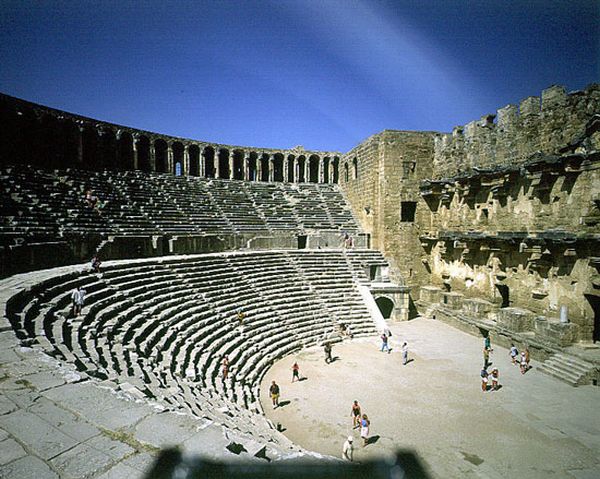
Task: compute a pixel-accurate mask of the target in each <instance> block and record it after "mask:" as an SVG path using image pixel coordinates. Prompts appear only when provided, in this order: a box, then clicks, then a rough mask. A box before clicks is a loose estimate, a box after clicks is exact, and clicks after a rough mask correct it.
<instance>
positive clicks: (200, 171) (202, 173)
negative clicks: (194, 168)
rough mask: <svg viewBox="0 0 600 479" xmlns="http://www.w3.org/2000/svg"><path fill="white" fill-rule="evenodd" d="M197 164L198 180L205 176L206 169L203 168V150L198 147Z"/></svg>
mask: <svg viewBox="0 0 600 479" xmlns="http://www.w3.org/2000/svg"><path fill="white" fill-rule="evenodd" d="M198 162H199V163H200V164H199V165H198V175H199V176H200V178H205V175H206V171H205V170H206V168H205V164H206V163H205V160H204V148H200V147H198Z"/></svg>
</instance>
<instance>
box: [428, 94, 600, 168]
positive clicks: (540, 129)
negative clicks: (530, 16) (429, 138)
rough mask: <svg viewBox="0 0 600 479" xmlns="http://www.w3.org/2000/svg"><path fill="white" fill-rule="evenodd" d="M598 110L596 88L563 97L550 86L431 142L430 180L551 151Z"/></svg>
mask: <svg viewBox="0 0 600 479" xmlns="http://www.w3.org/2000/svg"><path fill="white" fill-rule="evenodd" d="M598 111H600V85H598V84H592V85H590V86H588V87H587V88H586V89H585V90H584V91H577V92H573V93H569V94H567V93H566V91H565V89H564V88H563V87H561V86H552V87H550V88H548V89H546V90H544V91H543V92H542V96H541V100H540V98H539V97H528V98H525V99H524V100H522V101H521V102H520V104H519V106H518V107H517V106H516V105H507V106H505V107H503V108H501V109H499V110H498V111H497V113H496V114H495V115H491V114H489V115H484V116H483V117H481V119H480V120H474V121H472V122H470V123H468V124H467V125H465V126H457V127H456V128H454V130H453V131H452V133H451V134H443V135H440V136H439V137H437V138H436V142H435V154H434V174H433V178H436V179H441V178H451V177H455V176H463V175H469V174H470V173H471V172H472V170H473V169H474V168H480V169H489V168H496V167H499V166H516V165H521V164H523V163H525V162H526V161H527V159H528V158H529V157H530V156H531V155H532V154H534V153H535V152H538V151H539V152H542V153H544V154H552V153H557V152H558V150H559V149H560V148H562V147H564V146H565V145H566V144H568V143H569V142H570V141H571V140H572V139H573V138H575V137H577V136H578V135H581V134H582V133H583V131H584V129H585V125H586V123H587V122H588V121H589V119H590V118H591V116H592V115H593V114H594V113H597V112H598Z"/></svg>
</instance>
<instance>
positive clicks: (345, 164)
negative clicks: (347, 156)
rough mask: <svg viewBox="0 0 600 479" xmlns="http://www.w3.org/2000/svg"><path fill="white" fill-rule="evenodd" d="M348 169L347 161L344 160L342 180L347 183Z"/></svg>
mask: <svg viewBox="0 0 600 479" xmlns="http://www.w3.org/2000/svg"><path fill="white" fill-rule="evenodd" d="M348 171H349V170H348V162H347V161H346V162H345V163H344V181H345V182H346V183H348V180H349V178H348V176H349V173H348Z"/></svg>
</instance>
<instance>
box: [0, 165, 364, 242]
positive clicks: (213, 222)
mask: <svg viewBox="0 0 600 479" xmlns="http://www.w3.org/2000/svg"><path fill="white" fill-rule="evenodd" d="M88 190H92V191H93V193H94V195H96V196H97V197H98V198H99V199H100V200H101V202H102V203H105V204H104V206H103V207H102V208H100V209H95V208H91V207H90V206H88V205H87V203H86V201H85V194H86V191H88ZM0 200H1V201H0V246H2V245H3V244H6V245H7V246H10V245H16V244H23V243H29V242H31V241H33V240H34V237H35V241H55V240H56V238H57V237H58V236H64V235H77V234H79V235H82V234H83V235H85V234H88V235H89V234H95V235H100V236H117V235H135V236H141V235H171V236H176V235H216V234H228V235H230V234H243V233H262V234H272V233H273V232H276V231H289V232H292V233H294V234H296V233H301V232H304V231H305V230H307V229H308V230H311V229H317V230H318V229H323V230H338V231H342V230H343V231H350V232H356V231H358V225H357V223H356V221H355V220H354V218H353V216H352V213H351V211H350V207H349V205H348V203H347V202H346V201H345V199H344V197H343V195H342V193H341V191H340V189H339V187H338V186H337V185H330V184H323V185H316V184H310V183H302V184H290V183H260V182H243V181H236V180H216V179H204V178H195V177H176V176H172V175H166V174H149V173H142V172H139V171H103V172H92V171H85V170H75V169H66V170H41V169H34V168H31V167H27V166H11V167H5V168H3V169H1V170H0Z"/></svg>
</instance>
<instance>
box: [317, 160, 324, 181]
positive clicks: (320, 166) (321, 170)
mask: <svg viewBox="0 0 600 479" xmlns="http://www.w3.org/2000/svg"><path fill="white" fill-rule="evenodd" d="M323 161H325V160H324V159H323V158H319V162H318V163H317V173H318V174H317V183H324V181H323V174H324V171H325V168H324V167H323Z"/></svg>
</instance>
